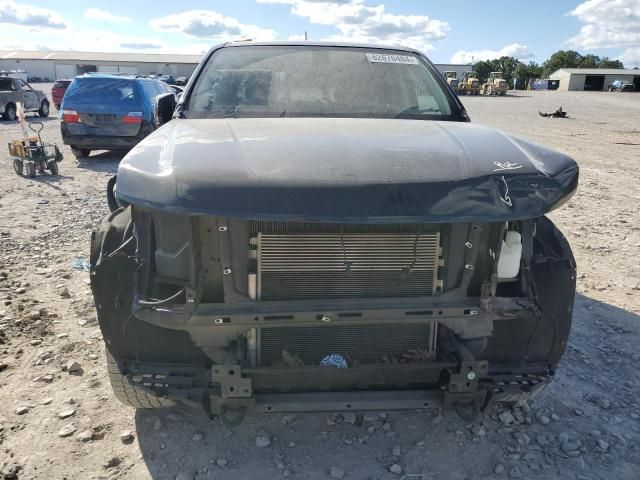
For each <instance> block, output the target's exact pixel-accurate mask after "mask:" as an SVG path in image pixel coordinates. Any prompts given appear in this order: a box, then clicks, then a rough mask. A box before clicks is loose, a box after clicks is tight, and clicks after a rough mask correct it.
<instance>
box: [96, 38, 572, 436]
mask: <svg viewBox="0 0 640 480" xmlns="http://www.w3.org/2000/svg"><path fill="white" fill-rule="evenodd" d="M172 102H173V99H172V97H170V96H167V97H162V98H160V99H158V102H157V111H156V117H157V118H158V119H159V121H160V122H163V123H165V124H164V125H163V126H162V127H161V128H160V129H158V130H157V131H156V132H154V133H153V134H152V135H151V136H150V137H148V138H147V139H145V140H143V141H142V142H141V143H140V144H139V145H138V147H136V148H135V149H134V150H132V151H131V152H130V153H129V154H128V155H127V156H126V157H125V158H124V159H123V161H122V162H121V163H120V167H119V169H118V175H117V185H116V188H115V189H114V188H111V189H110V190H109V192H108V197H109V198H110V199H111V204H112V205H113V211H112V213H111V214H110V215H109V216H108V217H106V218H105V219H104V221H103V223H102V224H101V225H100V227H99V228H98V229H97V230H96V232H95V233H94V236H93V239H92V252H91V268H92V275H91V281H92V289H93V294H94V298H95V302H96V307H97V311H98V319H99V322H100V327H101V329H102V332H103V336H104V339H105V341H106V346H107V351H108V366H109V373H110V378H111V382H112V385H113V389H114V392H115V395H116V396H117V397H118V398H119V399H120V400H122V401H123V402H124V403H126V404H128V405H133V406H135V407H139V408H148V407H162V406H166V405H171V404H173V403H175V402H184V403H186V404H191V405H194V404H196V405H202V406H203V407H204V409H205V410H206V411H207V412H209V413H210V414H216V415H220V416H221V418H222V419H223V421H225V422H227V423H228V424H235V423H237V422H238V421H239V420H240V419H241V418H242V416H243V415H244V412H246V411H248V410H251V409H253V410H257V411H261V412H276V411H292V410H297V411H309V410H352V411H353V410H356V411H357V410H366V409H375V410H386V409H391V408H432V407H436V406H439V405H443V404H444V405H450V406H457V407H459V411H461V412H466V411H467V409H469V414H471V412H472V411H475V412H477V411H478V410H479V409H481V408H483V407H486V405H488V404H489V403H490V402H491V401H492V400H496V399H499V400H502V401H516V400H522V399H523V398H526V397H528V396H532V395H535V394H536V393H538V392H539V391H540V390H541V388H542V387H543V386H544V385H545V383H546V382H547V381H548V380H549V379H550V378H551V376H552V375H553V373H554V370H555V369H556V367H557V365H558V362H559V361H560V358H561V357H562V355H563V353H564V351H565V348H566V346H567V338H568V336H569V329H570V325H571V316H572V308H573V299H574V292H575V281H576V276H575V262H574V259H573V256H572V253H571V249H570V248H569V245H568V243H567V241H566V240H565V238H564V236H563V235H562V233H561V232H560V231H559V230H558V229H557V228H556V227H555V226H554V225H553V223H552V222H551V221H550V220H549V219H548V218H547V217H546V214H547V213H548V212H550V211H552V210H554V209H555V208H558V207H559V206H561V205H562V204H563V203H565V202H566V201H567V200H568V199H569V198H570V197H571V196H572V195H573V193H574V192H575V191H576V188H577V185H578V166H577V164H576V163H575V162H574V161H573V160H572V159H570V158H568V157H567V156H566V155H563V154H562V153H558V152H554V151H552V150H549V149H547V148H544V147H542V146H540V145H536V144H533V143H531V142H529V141H527V140H524V139H521V138H517V137H514V136H511V135H508V134H505V133H502V132H499V131H496V130H494V129H492V128H487V127H483V126H481V125H472V124H470V123H469V117H468V116H467V114H466V112H465V109H464V106H463V105H462V104H461V103H460V99H459V98H458V97H457V96H456V94H455V92H453V90H451V88H450V87H449V86H448V85H447V83H446V82H445V80H444V78H443V77H442V75H440V74H439V72H438V71H437V69H436V68H435V67H434V65H433V64H432V63H431V62H430V61H429V60H428V59H427V58H425V57H424V56H423V55H422V54H421V53H419V52H418V51H415V50H411V49H404V48H390V47H378V46H368V45H351V44H323V43H312V42H308V43H304V44H300V43H297V44H296V43H293V42H291V43H286V42H285V43H277V42H276V43H248V42H238V43H231V44H227V45H224V46H221V47H216V48H214V49H213V50H211V51H210V52H209V54H208V55H207V56H206V57H205V58H204V60H203V62H202V63H201V64H200V66H199V67H198V69H197V70H196V72H195V73H194V77H193V80H192V81H190V83H189V86H188V87H187V89H186V90H185V92H184V94H183V96H182V97H181V99H180V101H179V103H178V105H177V108H175V107H176V105H175V103H172ZM174 108H175V110H174ZM112 183H113V182H112ZM114 192H115V193H114Z"/></svg>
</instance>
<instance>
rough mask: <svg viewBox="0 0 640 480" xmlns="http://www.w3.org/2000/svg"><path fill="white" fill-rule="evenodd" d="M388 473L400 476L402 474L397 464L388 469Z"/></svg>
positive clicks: (400, 467)
mask: <svg viewBox="0 0 640 480" xmlns="http://www.w3.org/2000/svg"><path fill="white" fill-rule="evenodd" d="M389 471H390V472H391V473H393V474H394V475H400V474H401V473H402V466H400V464H399V463H394V464H393V465H391V466H390V467H389Z"/></svg>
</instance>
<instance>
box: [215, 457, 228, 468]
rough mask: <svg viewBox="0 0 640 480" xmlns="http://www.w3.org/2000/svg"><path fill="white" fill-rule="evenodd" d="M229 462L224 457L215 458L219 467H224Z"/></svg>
mask: <svg viewBox="0 0 640 480" xmlns="http://www.w3.org/2000/svg"><path fill="white" fill-rule="evenodd" d="M228 463H229V462H228V461H227V459H226V458H219V459H217V460H216V465H218V466H219V467H220V468H224V467H226V466H227V464H228Z"/></svg>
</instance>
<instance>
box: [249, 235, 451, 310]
mask: <svg viewBox="0 0 640 480" xmlns="http://www.w3.org/2000/svg"><path fill="white" fill-rule="evenodd" d="M382 227H383V226H373V228H372V227H369V229H367V230H368V231H364V232H358V231H357V230H356V228H355V227H354V226H351V228H349V229H346V231H341V232H335V231H334V232H332V231H330V229H329V228H328V227H324V228H325V229H326V230H329V231H322V227H320V228H319V229H318V230H319V231H311V232H309V231H294V232H287V231H282V230H284V228H278V229H277V230H278V231H276V232H273V233H269V232H264V231H258V232H256V237H254V240H253V244H255V245H256V254H255V257H256V264H257V266H256V268H257V299H259V300H311V299H331V298H377V297H409V296H411V297H413V296H427V295H433V293H434V289H435V288H436V285H437V284H438V282H437V274H438V265H439V255H440V234H439V232H437V231H433V229H432V228H422V231H420V230H414V232H411V231H408V229H407V228H406V226H404V227H403V229H402V230H403V231H396V232H394V231H392V230H391V228H389V227H387V226H384V227H385V228H382Z"/></svg>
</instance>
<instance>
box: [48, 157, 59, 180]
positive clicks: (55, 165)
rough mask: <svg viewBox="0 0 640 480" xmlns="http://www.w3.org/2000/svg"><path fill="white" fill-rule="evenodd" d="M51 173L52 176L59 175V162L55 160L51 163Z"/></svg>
mask: <svg viewBox="0 0 640 480" xmlns="http://www.w3.org/2000/svg"><path fill="white" fill-rule="evenodd" d="M49 171H50V172H51V175H53V176H56V175H58V172H59V169H58V162H56V161H55V160H54V161H52V162H49Z"/></svg>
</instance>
